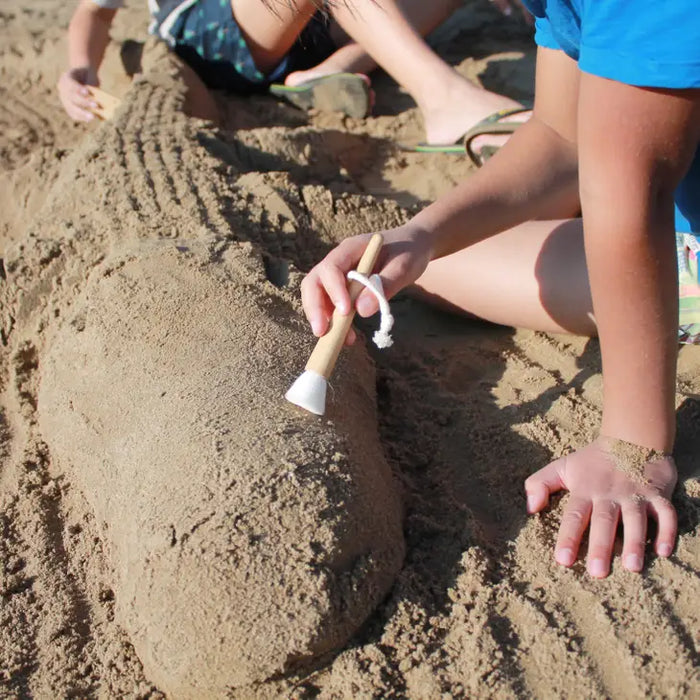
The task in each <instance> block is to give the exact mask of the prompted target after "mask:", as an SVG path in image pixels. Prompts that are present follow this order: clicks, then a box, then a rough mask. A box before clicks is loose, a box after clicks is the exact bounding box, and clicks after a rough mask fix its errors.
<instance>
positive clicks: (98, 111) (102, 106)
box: [87, 85, 121, 119]
mask: <svg viewBox="0 0 700 700" xmlns="http://www.w3.org/2000/svg"><path fill="white" fill-rule="evenodd" d="M87 89H88V90H89V91H90V94H91V95H92V97H93V98H94V99H95V100H97V103H98V106H97V107H95V108H94V109H92V110H90V111H91V112H92V113H93V114H94V115H95V116H96V117H99V118H100V119H111V118H112V117H113V116H114V113H115V112H116V111H117V107H119V105H120V104H121V100H120V99H118V98H116V97H114V96H113V95H110V94H109V93H108V92H105V91H104V90H100V88H97V87H94V86H92V85H88V86H87Z"/></svg>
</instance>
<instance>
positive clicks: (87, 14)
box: [58, 0, 117, 121]
mask: <svg viewBox="0 0 700 700" xmlns="http://www.w3.org/2000/svg"><path fill="white" fill-rule="evenodd" d="M116 12H117V10H116V9H111V8H106V7H100V6H99V5H97V4H95V2H93V0H82V2H81V3H80V4H79V5H78V7H77V9H76V11H75V14H74V15H73V18H72V19H71V22H70V25H69V27H68V70H67V71H66V72H65V73H63V75H62V76H61V77H60V79H59V81H58V94H59V97H60V98H61V103H62V104H63V107H64V109H65V110H66V112H67V113H68V115H69V116H70V117H72V118H73V119H75V120H77V121H90V120H91V119H92V118H93V114H92V112H91V111H90V110H91V109H92V108H94V107H96V106H97V105H96V104H95V102H94V100H93V99H92V98H91V97H90V93H89V92H88V91H87V89H86V87H85V86H86V85H99V80H98V78H97V71H98V69H99V67H100V64H101V63H102V57H103V56H104V52H105V49H106V48H107V44H108V43H109V28H110V26H111V24H112V20H113V19H114V15H115V14H116Z"/></svg>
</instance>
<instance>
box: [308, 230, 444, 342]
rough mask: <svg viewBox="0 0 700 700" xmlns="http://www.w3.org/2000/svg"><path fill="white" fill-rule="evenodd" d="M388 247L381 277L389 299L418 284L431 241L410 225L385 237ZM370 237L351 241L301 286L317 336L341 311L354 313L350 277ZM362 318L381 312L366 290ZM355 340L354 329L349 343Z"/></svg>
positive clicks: (359, 309) (330, 255)
mask: <svg viewBox="0 0 700 700" xmlns="http://www.w3.org/2000/svg"><path fill="white" fill-rule="evenodd" d="M383 236H384V245H383V246H382V250H381V253H380V254H379V263H378V265H377V272H378V273H379V275H380V277H381V279H382V284H383V285H384V293H385V294H386V297H387V299H389V298H391V297H392V296H394V294H396V293H397V292H398V291H399V290H401V289H403V288H404V287H406V286H408V285H409V284H412V283H413V282H415V281H416V280H417V279H418V278H419V277H420V276H421V274H423V272H424V271H425V268H426V267H427V266H428V263H429V262H430V253H431V251H430V241H429V236H428V235H427V234H426V232H424V231H422V230H418V229H416V228H415V227H411V226H410V225H409V224H406V225H404V226H401V227H399V228H396V229H392V230H391V231H386V232H384V233H383ZM369 239H370V234H366V235H362V236H354V237H353V238H347V239H346V240H344V241H343V242H342V243H340V245H338V246H337V247H336V248H334V249H333V250H332V251H331V252H330V253H328V255H327V256H326V257H325V258H324V259H323V260H322V261H321V262H320V263H318V265H316V267H314V268H313V269H312V270H311V272H309V274H308V275H307V276H306V277H305V278H304V280H303V282H302V283H301V300H302V304H303V306H304V313H305V314H306V318H307V319H308V320H309V323H310V324H311V329H312V330H313V332H314V335H316V336H322V335H323V334H324V333H325V332H326V330H327V329H328V322H329V320H330V318H331V316H332V314H333V310H334V309H335V308H337V309H338V310H339V311H340V312H341V313H342V314H348V313H350V295H349V294H348V287H347V285H348V282H347V279H346V274H347V273H348V272H349V271H350V270H354V269H355V267H356V266H357V263H358V262H359V260H360V257H361V256H362V253H363V252H364V250H365V248H366V246H367V243H368V241H369ZM355 307H356V309H357V312H358V313H359V314H360V316H371V315H372V314H374V313H376V312H377V310H378V303H377V300H376V298H375V297H374V296H373V295H372V294H370V293H369V292H367V291H366V290H365V291H363V292H362V294H360V296H359V297H358V298H357V302H356V304H355ZM354 340H355V333H354V331H353V330H352V329H351V330H350V332H349V333H348V337H347V340H346V343H348V344H351V343H352V342H354Z"/></svg>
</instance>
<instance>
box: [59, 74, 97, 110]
mask: <svg viewBox="0 0 700 700" xmlns="http://www.w3.org/2000/svg"><path fill="white" fill-rule="evenodd" d="M99 84H100V81H99V80H98V79H97V71H95V70H94V69H92V68H90V67H83V68H71V69H69V70H67V71H66V72H65V73H63V75H61V77H60V78H59V79H58V84H57V88H58V95H59V97H60V98H61V104H62V105H63V108H64V109H65V110H66V113H67V114H68V116H69V117H70V118H71V119H74V120H75V121H79V122H89V121H90V120H91V119H94V118H95V115H94V114H93V112H92V110H93V109H95V108H96V107H97V106H98V105H97V102H95V100H94V98H93V97H92V96H91V95H90V92H89V90H88V89H87V87H86V86H87V85H93V86H95V87H98V86H99Z"/></svg>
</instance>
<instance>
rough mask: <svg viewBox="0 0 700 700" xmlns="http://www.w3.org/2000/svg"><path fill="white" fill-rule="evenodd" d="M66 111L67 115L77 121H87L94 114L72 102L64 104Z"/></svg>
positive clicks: (92, 117) (93, 116)
mask: <svg viewBox="0 0 700 700" xmlns="http://www.w3.org/2000/svg"><path fill="white" fill-rule="evenodd" d="M66 113H67V114H68V116H69V117H70V118H71V119H73V120H75V121H77V122H89V121H91V120H93V119H94V118H95V115H94V114H93V113H92V112H90V111H88V110H85V109H81V108H80V107H77V106H76V105H74V104H70V103H69V104H68V105H67V106H66Z"/></svg>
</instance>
